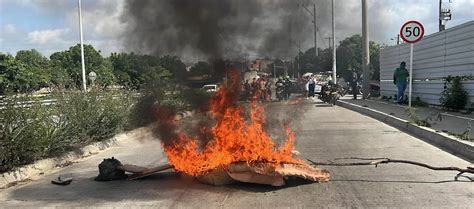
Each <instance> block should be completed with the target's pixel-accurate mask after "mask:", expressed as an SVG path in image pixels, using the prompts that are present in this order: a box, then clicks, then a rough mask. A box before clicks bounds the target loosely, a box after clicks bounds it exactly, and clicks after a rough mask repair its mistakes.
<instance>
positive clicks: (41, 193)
mask: <svg viewBox="0 0 474 209" xmlns="http://www.w3.org/2000/svg"><path fill="white" fill-rule="evenodd" d="M270 109H273V111H271V112H270V114H275V116H277V117H280V115H278V112H280V113H281V114H283V115H282V116H281V117H287V118H292V119H293V122H292V126H293V128H294V129H295V131H296V134H297V149H298V150H299V151H300V152H301V155H303V156H305V157H307V158H310V159H313V160H317V161H325V160H330V159H334V158H341V157H390V158H394V159H407V160H416V161H420V162H424V163H428V164H431V165H435V166H461V167H465V166H468V165H469V163H468V162H466V161H464V160H462V159H459V158H457V157H455V156H453V155H451V154H448V153H445V152H443V151H441V150H439V149H438V148H436V147H433V146H431V145H429V144H427V143H425V142H423V141H421V140H419V139H416V138H414V137H412V136H410V135H407V134H405V133H402V132H400V131H399V130H397V129H395V128H392V127H390V126H388V125H385V124H383V123H381V122H378V121H377V120H374V119H371V118H368V117H366V116H363V115H361V114H358V113H355V112H352V111H350V110H346V109H344V108H341V107H329V106H326V105H324V104H320V103H317V102H311V101H308V100H305V102H304V104H303V105H289V104H282V103H278V104H277V103H274V104H271V105H270ZM278 110H282V111H278ZM270 121H271V120H270ZM270 128H274V129H275V127H270ZM112 156H115V157H116V158H118V159H119V160H121V161H122V162H124V163H132V164H137V165H144V166H148V165H158V164H160V163H162V162H164V160H165V159H164V158H163V154H162V152H161V149H160V144H159V142H158V141H157V140H154V139H152V137H151V136H150V135H149V134H148V133H143V136H142V137H140V138H139V139H130V140H127V141H125V142H123V143H121V144H120V145H119V146H118V147H115V148H111V149H109V150H107V151H104V152H101V153H99V154H97V155H95V156H93V157H90V158H88V159H85V160H83V161H81V162H78V163H76V164H73V165H71V166H69V167H66V168H62V169H58V170H56V171H54V172H53V173H48V174H45V175H43V176H42V177H40V178H38V179H35V180H32V181H30V182H26V183H23V184H21V185H17V186H14V187H10V188H8V189H4V190H0V207H7V208H8V207H18V206H29V207H38V206H63V207H72V206H79V207H103V206H107V207H114V206H115V207H130V206H153V207H156V208H237V207H238V208H288V207H289V208H301V207H308V208H314V207H353V206H354V207H400V208H406V207H414V208H420V207H449V208H452V207H463V208H469V207H474V183H473V182H466V181H458V182H455V181H453V178H454V176H455V174H456V173H455V172H442V171H432V170H428V169H425V168H421V167H416V166H411V165H402V164H388V165H379V166H378V167H377V168H375V167H370V166H358V167H325V168H326V169H328V170H329V171H330V172H331V175H332V180H331V181H330V182H328V183H307V182H303V181H296V180H292V181H289V182H287V185H286V186H285V187H277V188H275V187H270V186H261V185H252V184H236V185H232V186H221V187H215V186H209V185H205V184H201V183H199V182H197V181H196V180H194V179H193V178H190V177H184V176H180V175H179V174H175V173H172V172H163V173H160V174H156V175H153V176H150V177H148V178H145V179H142V180H137V181H127V180H123V181H114V182H95V181H93V178H94V177H95V176H96V175H97V164H98V163H100V161H101V160H102V159H103V158H106V157H112ZM63 173H72V174H73V175H74V177H75V179H74V181H73V182H72V183H71V184H70V185H68V186H56V185H53V184H51V183H50V181H51V179H53V178H54V177H55V176H57V175H59V174H63Z"/></svg>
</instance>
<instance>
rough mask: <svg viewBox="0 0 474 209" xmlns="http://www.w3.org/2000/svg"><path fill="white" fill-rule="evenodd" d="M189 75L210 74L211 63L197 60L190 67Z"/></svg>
mask: <svg viewBox="0 0 474 209" xmlns="http://www.w3.org/2000/svg"><path fill="white" fill-rule="evenodd" d="M189 75H191V76H203V75H211V65H210V64H209V63H207V62H198V63H196V64H194V66H192V67H191V69H190V72H189Z"/></svg>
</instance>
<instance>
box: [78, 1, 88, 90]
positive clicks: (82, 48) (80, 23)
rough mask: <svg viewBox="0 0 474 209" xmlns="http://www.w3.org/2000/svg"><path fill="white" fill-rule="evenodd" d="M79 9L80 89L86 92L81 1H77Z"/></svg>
mask: <svg viewBox="0 0 474 209" xmlns="http://www.w3.org/2000/svg"><path fill="white" fill-rule="evenodd" d="M77 3H78V8H79V33H80V37H81V67H82V88H83V90H84V92H86V91H87V83H86V82H87V81H86V66H85V62H84V39H83V36H82V11H81V0H78V1H77Z"/></svg>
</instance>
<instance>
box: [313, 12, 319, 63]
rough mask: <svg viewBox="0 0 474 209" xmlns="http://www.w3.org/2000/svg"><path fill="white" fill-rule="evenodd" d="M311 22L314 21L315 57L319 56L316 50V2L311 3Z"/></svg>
mask: <svg viewBox="0 0 474 209" xmlns="http://www.w3.org/2000/svg"><path fill="white" fill-rule="evenodd" d="M313 23H314V50H315V52H314V55H315V56H316V57H318V56H319V52H318V39H317V36H316V34H317V32H318V31H317V30H318V25H317V24H316V3H315V4H313Z"/></svg>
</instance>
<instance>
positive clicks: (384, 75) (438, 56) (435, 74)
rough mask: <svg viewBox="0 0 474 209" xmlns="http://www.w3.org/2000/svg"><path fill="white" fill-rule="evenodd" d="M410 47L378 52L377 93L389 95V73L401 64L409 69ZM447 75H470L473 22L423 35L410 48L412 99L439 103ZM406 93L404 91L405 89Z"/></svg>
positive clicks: (473, 93)
mask: <svg viewBox="0 0 474 209" xmlns="http://www.w3.org/2000/svg"><path fill="white" fill-rule="evenodd" d="M409 59H410V46H409V45H408V44H400V45H396V46H390V47H387V48H384V49H382V50H381V51H380V80H381V82H380V85H381V94H382V95H384V96H393V95H394V94H396V87H395V86H394V85H393V80H392V79H393V71H394V70H395V68H397V67H398V66H399V65H400V62H402V61H405V62H406V63H407V67H408V66H409V61H410V60H409ZM448 75H451V76H457V75H474V21H469V22H467V23H464V24H462V25H459V26H456V27H453V28H450V29H447V30H445V31H442V32H438V33H434V34H431V35H429V36H425V37H424V38H423V40H422V41H420V42H418V43H416V44H415V45H414V47H413V78H414V82H413V96H414V97H416V96H419V97H420V98H421V99H422V100H423V101H426V102H428V103H430V104H439V97H440V95H441V92H442V91H443V89H444V81H443V78H444V77H447V76H448ZM464 87H465V88H466V89H467V90H468V92H469V95H470V101H471V102H474V81H465V82H464ZM407 92H408V89H407Z"/></svg>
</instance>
